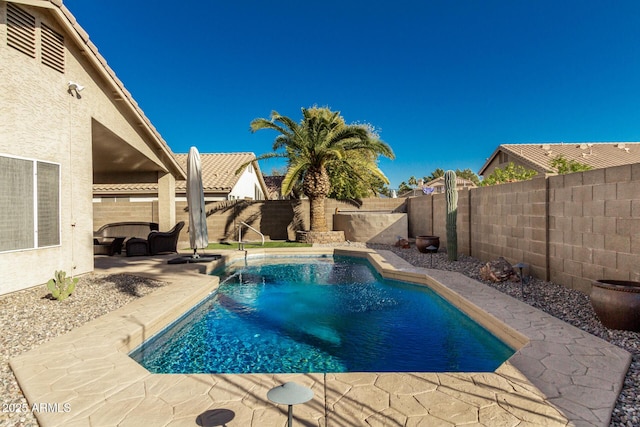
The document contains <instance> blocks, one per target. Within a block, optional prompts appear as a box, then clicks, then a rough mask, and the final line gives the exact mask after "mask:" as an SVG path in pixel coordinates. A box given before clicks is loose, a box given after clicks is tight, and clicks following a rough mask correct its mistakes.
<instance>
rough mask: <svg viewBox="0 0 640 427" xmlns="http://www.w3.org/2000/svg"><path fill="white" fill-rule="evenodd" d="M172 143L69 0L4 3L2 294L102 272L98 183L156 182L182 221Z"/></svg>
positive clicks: (162, 201) (168, 211)
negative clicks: (96, 267)
mask: <svg viewBox="0 0 640 427" xmlns="http://www.w3.org/2000/svg"><path fill="white" fill-rule="evenodd" d="M176 179H177V180H184V179H185V173H184V170H183V169H182V167H181V166H180V165H179V164H178V162H177V161H176V159H175V158H174V156H173V153H172V152H171V150H170V148H169V146H168V145H167V143H166V142H165V141H164V140H163V139H162V137H161V136H160V135H159V134H158V132H157V131H156V129H155V128H154V126H153V125H152V124H151V122H150V121H149V119H148V118H147V117H146V116H145V115H144V113H143V112H142V110H140V108H139V107H138V105H137V103H136V102H135V100H134V99H133V97H132V96H131V94H130V93H129V92H128V91H127V90H126V89H125V87H124V84H123V83H122V82H121V81H120V80H119V79H118V78H117V77H116V74H115V72H114V71H113V70H112V69H111V68H109V66H108V65H107V61H106V60H105V59H104V58H103V57H102V56H101V55H100V54H99V52H98V49H97V48H96V46H95V45H94V44H93V43H92V42H91V41H90V40H89V36H88V34H87V33H86V32H85V31H84V30H83V29H82V28H81V27H80V26H79V24H78V23H77V22H76V20H75V18H74V17H73V15H72V14H71V12H70V11H69V10H68V9H67V8H66V7H65V6H64V5H63V4H62V2H61V1H60V0H51V1H48V0H10V1H2V0H0V271H1V272H2V273H3V274H2V275H0V294H5V293H9V292H13V291H17V290H20V289H25V288H29V287H32V286H36V285H39V284H42V283H45V282H47V280H49V279H50V278H52V277H53V274H54V272H55V271H56V270H64V271H66V272H67V274H70V275H78V274H82V273H88V272H91V271H92V270H93V215H94V213H93V204H92V200H91V199H92V186H93V185H94V184H111V183H116V182H119V183H130V182H147V183H149V182H153V183H154V184H155V186H156V187H157V188H158V189H159V191H158V215H157V217H158V222H159V223H160V229H169V228H170V227H172V226H173V225H174V224H175V216H176V212H175V202H174V201H173V199H174V197H175V181H176Z"/></svg>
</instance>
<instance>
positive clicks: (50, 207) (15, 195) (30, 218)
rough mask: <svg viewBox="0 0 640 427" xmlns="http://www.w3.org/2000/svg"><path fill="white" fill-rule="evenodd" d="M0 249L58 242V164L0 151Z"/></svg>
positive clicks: (53, 244) (30, 246) (55, 243)
mask: <svg viewBox="0 0 640 427" xmlns="http://www.w3.org/2000/svg"><path fill="white" fill-rule="evenodd" d="M0 206H2V209H0V252H6V251H15V250H22V249H34V248H42V247H46V246H56V245H59V244H60V165H58V164H55V163H49V162H41V161H38V160H32V159H22V158H16V157H8V156H3V155H0Z"/></svg>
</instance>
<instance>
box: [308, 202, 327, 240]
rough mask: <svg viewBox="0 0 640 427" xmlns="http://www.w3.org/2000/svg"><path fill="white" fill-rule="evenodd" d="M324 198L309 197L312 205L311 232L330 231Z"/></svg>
mask: <svg viewBox="0 0 640 427" xmlns="http://www.w3.org/2000/svg"><path fill="white" fill-rule="evenodd" d="M324 200H325V197H324V196H320V197H309V202H310V204H311V231H320V232H324V231H328V229H327V219H326V218H325V216H324Z"/></svg>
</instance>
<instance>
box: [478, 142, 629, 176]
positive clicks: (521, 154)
mask: <svg viewBox="0 0 640 427" xmlns="http://www.w3.org/2000/svg"><path fill="white" fill-rule="evenodd" d="M501 152H502V153H506V154H507V155H508V156H509V159H510V161H513V162H514V163H518V162H519V163H521V164H522V165H524V166H525V167H527V168H530V169H533V170H535V171H537V172H538V173H556V172H557V171H556V170H555V169H554V168H552V167H551V161H552V160H553V159H554V158H555V157H556V156H558V155H561V156H564V157H565V158H566V159H567V160H574V161H576V162H580V163H583V164H586V165H589V166H591V167H592V168H594V169H601V168H607V167H612V166H620V165H628V164H631V163H640V142H593V143H592V142H582V143H564V142H562V143H553V144H551V143H549V144H547V143H544V144H502V145H500V146H499V147H498V148H496V150H495V151H494V152H493V154H492V155H491V156H490V157H489V158H488V159H487V161H486V162H485V163H484V165H483V166H482V168H481V169H480V171H479V172H478V175H484V173H485V171H486V169H487V167H488V166H489V165H490V164H491V163H492V162H493V161H494V159H495V158H496V157H497V156H498V155H500V153H501Z"/></svg>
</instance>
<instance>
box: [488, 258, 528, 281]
mask: <svg viewBox="0 0 640 427" xmlns="http://www.w3.org/2000/svg"><path fill="white" fill-rule="evenodd" d="M480 277H481V278H482V280H487V281H491V282H504V281H506V280H513V281H516V280H519V279H518V274H517V273H516V272H515V271H514V269H513V267H512V266H511V264H509V261H507V260H506V259H504V257H500V258H498V259H496V260H494V261H489V262H488V263H486V264H485V265H484V266H482V267H481V268H480Z"/></svg>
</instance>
